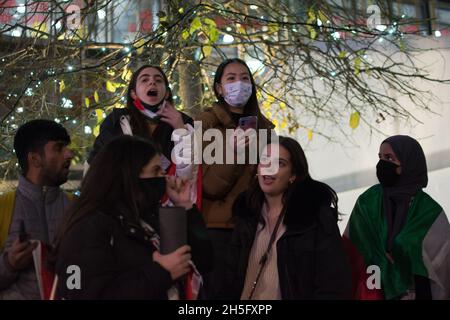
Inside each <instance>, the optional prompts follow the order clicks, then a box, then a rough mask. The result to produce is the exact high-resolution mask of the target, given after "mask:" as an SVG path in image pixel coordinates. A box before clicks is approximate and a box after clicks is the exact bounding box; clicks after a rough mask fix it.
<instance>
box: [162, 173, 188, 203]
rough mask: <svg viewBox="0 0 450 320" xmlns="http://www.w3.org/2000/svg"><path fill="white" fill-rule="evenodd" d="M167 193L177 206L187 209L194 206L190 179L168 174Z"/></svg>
mask: <svg viewBox="0 0 450 320" xmlns="http://www.w3.org/2000/svg"><path fill="white" fill-rule="evenodd" d="M166 193H167V196H168V197H169V199H170V200H171V201H172V202H173V203H174V204H175V205H176V206H178V207H184V208H185V209H186V210H189V209H191V208H192V202H191V184H190V183H189V181H188V180H186V179H182V178H180V177H176V176H167V177H166Z"/></svg>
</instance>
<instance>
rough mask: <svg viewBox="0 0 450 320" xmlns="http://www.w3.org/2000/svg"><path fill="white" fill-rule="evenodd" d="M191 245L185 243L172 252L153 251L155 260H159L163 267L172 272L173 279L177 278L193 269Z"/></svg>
mask: <svg viewBox="0 0 450 320" xmlns="http://www.w3.org/2000/svg"><path fill="white" fill-rule="evenodd" d="M190 252H191V247H189V246H188V245H184V246H182V247H179V248H178V249H177V250H175V251H174V252H172V253H169V254H161V253H159V252H158V251H155V252H153V260H154V261H156V262H158V263H159V264H160V265H161V267H163V268H164V269H166V270H167V271H169V272H170V276H171V278H172V280H176V279H178V278H180V277H182V276H184V275H185V274H186V273H188V272H189V271H190V269H191V266H190V264H189V261H190V260H191V254H190Z"/></svg>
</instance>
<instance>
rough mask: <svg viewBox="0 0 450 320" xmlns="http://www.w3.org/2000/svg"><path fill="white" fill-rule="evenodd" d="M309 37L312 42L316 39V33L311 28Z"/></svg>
mask: <svg viewBox="0 0 450 320" xmlns="http://www.w3.org/2000/svg"><path fill="white" fill-rule="evenodd" d="M309 37H310V38H311V39H312V40H314V39H315V38H316V37H317V32H316V30H314V29H313V28H311V30H310V31H309Z"/></svg>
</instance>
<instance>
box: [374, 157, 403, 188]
mask: <svg viewBox="0 0 450 320" xmlns="http://www.w3.org/2000/svg"><path fill="white" fill-rule="evenodd" d="M398 167H400V166H399V165H397V164H395V163H393V162H390V161H385V160H380V161H378V163H377V178H378V181H380V184H381V185H382V186H383V187H392V186H393V185H395V183H396V182H397V180H398V178H399V177H400V175H398V174H397V168H398Z"/></svg>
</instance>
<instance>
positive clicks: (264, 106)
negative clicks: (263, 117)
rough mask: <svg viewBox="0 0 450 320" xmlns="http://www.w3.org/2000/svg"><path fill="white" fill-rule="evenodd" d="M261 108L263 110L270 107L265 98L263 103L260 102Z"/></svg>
mask: <svg viewBox="0 0 450 320" xmlns="http://www.w3.org/2000/svg"><path fill="white" fill-rule="evenodd" d="M262 108H263V110H268V109H270V102H269V101H267V100H265V101H263V103H262Z"/></svg>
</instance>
